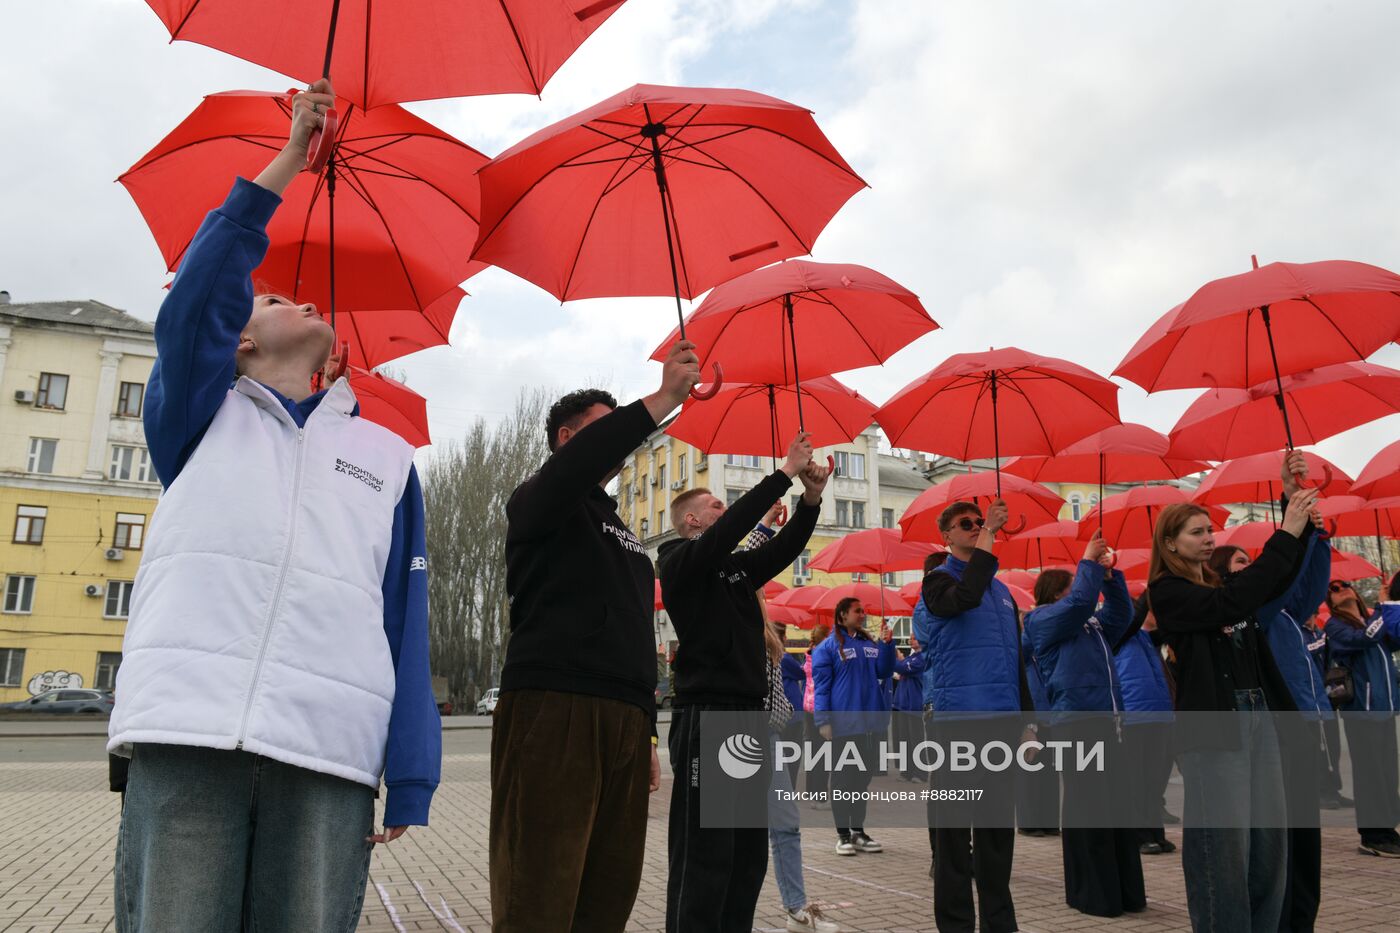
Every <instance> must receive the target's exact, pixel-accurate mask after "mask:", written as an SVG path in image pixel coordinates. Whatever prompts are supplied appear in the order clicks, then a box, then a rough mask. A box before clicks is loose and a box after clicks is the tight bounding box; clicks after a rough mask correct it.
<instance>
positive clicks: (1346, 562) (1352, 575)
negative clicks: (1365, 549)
mask: <svg viewBox="0 0 1400 933" xmlns="http://www.w3.org/2000/svg"><path fill="white" fill-rule="evenodd" d="M1367 577H1379V578H1380V579H1381V580H1382V581H1384V580H1385V571H1383V570H1381V568H1379V567H1377V566H1376V565H1375V564H1373V563H1371V562H1370V561H1369V560H1367V559H1366V558H1364V557H1362V556H1360V555H1359V554H1352V553H1351V552H1350V551H1338V550H1336V549H1335V548H1334V549H1333V550H1332V579H1334V580H1364V579H1366V578H1367Z"/></svg>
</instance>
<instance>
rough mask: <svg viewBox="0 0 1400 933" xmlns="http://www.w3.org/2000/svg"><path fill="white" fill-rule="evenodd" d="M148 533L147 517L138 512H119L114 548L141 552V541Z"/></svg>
mask: <svg viewBox="0 0 1400 933" xmlns="http://www.w3.org/2000/svg"><path fill="white" fill-rule="evenodd" d="M145 533H146V516H144V515H142V514H140V513H138V512H118V513H117V530H116V532H115V533H114V534H113V535H112V547H120V548H130V549H131V550H133V551H139V550H141V539H142V538H143V537H145Z"/></svg>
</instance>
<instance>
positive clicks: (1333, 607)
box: [1327, 580, 1371, 628]
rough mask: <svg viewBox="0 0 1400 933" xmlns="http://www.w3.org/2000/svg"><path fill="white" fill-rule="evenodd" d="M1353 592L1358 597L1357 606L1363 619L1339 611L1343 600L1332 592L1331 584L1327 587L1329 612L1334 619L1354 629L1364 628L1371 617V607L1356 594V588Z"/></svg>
mask: <svg viewBox="0 0 1400 933" xmlns="http://www.w3.org/2000/svg"><path fill="white" fill-rule="evenodd" d="M1332 582H1333V583H1335V582H1336V581H1335V580H1334V581H1332ZM1351 592H1352V594H1353V595H1354V596H1355V597H1356V605H1357V607H1358V610H1359V611H1360V613H1361V617H1360V618H1359V619H1358V618H1354V617H1352V616H1350V615H1348V614H1347V613H1345V612H1338V611H1337V609H1338V607H1340V605H1341V600H1340V599H1338V598H1337V597H1338V596H1339V595H1340V594H1338V593H1334V592H1332V585H1331V583H1329V584H1328V585H1327V611H1328V612H1330V613H1332V618H1334V619H1338V620H1340V621H1342V622H1345V623H1346V624H1347V625H1350V626H1351V627H1352V628H1364V627H1365V625H1366V620H1367V619H1369V618H1370V617H1371V607H1370V606H1367V605H1366V600H1364V599H1362V598H1361V594H1360V593H1358V592H1356V589H1355V587H1353V588H1352V591H1351Z"/></svg>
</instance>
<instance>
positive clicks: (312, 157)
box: [306, 107, 340, 175]
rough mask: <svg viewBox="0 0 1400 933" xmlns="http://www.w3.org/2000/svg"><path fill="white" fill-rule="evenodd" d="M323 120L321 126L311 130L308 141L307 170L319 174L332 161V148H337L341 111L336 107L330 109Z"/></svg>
mask: <svg viewBox="0 0 1400 933" xmlns="http://www.w3.org/2000/svg"><path fill="white" fill-rule="evenodd" d="M322 116H323V117H325V119H324V120H322V121H321V128H320V129H316V130H312V131H311V138H310V139H308V140H307V142H306V171H308V172H311V173H312V174H314V175H319V174H321V172H322V171H323V170H324V169H325V167H326V163H327V162H329V161H330V158H331V150H332V149H334V148H335V134H336V130H338V129H339V128H340V112H339V111H337V110H336V109H335V108H334V107H332V108H330V109H328V110H327V111H326V112H325V113H324V114H322Z"/></svg>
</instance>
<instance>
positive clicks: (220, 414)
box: [108, 81, 442, 931]
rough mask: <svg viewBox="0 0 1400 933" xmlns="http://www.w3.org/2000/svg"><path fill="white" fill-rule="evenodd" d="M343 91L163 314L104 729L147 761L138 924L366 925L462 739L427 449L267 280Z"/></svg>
mask: <svg viewBox="0 0 1400 933" xmlns="http://www.w3.org/2000/svg"><path fill="white" fill-rule="evenodd" d="M334 100H335V95H334V92H333V91H332V90H331V87H330V83H329V82H328V81H318V82H316V83H315V84H313V85H312V86H311V88H310V89H309V90H308V91H306V92H305V93H298V94H297V95H295V99H294V102H293V105H292V119H291V130H290V133H289V135H288V138H287V142H286V144H285V145H284V146H283V147H282V149H281V151H280V152H278V153H277V155H276V156H275V157H274V158H273V159H272V161H271V162H270V163H268V164H267V166H266V168H264V169H263V170H262V171H261V173H259V174H258V175H257V177H256V178H255V179H254V180H253V181H251V182H250V181H246V180H244V179H242V178H240V179H238V180H236V181H235V182H234V185H233V189H232V191H231V192H230V193H229V195H228V197H227V199H226V200H225V201H224V203H223V205H222V206H221V207H219V208H218V209H216V210H214V211H213V212H211V213H210V214H209V215H208V216H207V218H206V219H205V221H204V223H203V225H202V226H201V228H200V230H199V233H198V234H197V235H196V236H195V238H194V240H193V241H192V242H191V244H190V246H189V250H188V252H187V254H186V255H185V258H184V261H183V263H182V264H181V268H180V273H179V275H177V276H176V278H175V281H174V283H173V284H172V285H171V288H170V293H169V295H168V296H167V297H166V299H165V301H164V302H163V304H162V306H161V310H160V315H159V317H158V318H157V320H156V348H157V358H156V364H155V367H154V368H153V370H152V372H151V377H150V384H149V389H148V394H147V401H146V411H145V428H146V438H147V444H148V446H149V448H150V453H151V457H152V460H153V462H154V463H155V466H156V471H157V474H158V475H159V477H160V480H161V482H162V484H163V485H164V486H165V492H164V495H163V496H162V497H161V501H160V506H159V508H158V511H157V514H158V515H159V516H160V518H159V519H158V521H157V523H156V525H155V526H154V529H153V531H152V532H151V535H150V538H149V540H148V541H147V542H146V550H145V559H144V561H143V562H142V567H141V572H140V574H139V575H138V578H137V582H136V590H135V595H134V599H133V602H132V607H131V618H130V622H129V624H128V626H127V630H126V637H125V641H124V643H123V648H122V650H123V656H124V663H123V664H122V669H121V671H120V672H119V673H118V675H117V696H118V697H119V702H118V703H117V705H116V709H115V711H114V713H113V716H112V721H111V723H110V727H109V735H110V738H109V741H108V750H109V751H114V752H121V753H123V754H129V755H130V756H131V759H132V760H131V766H130V770H129V774H128V781H127V792H126V804H125V808H124V812H123V814H122V824H121V831H120V833H119V834H118V841H117V854H116V864H117V866H118V868H117V871H116V875H115V877H116V898H115V903H116V905H117V910H116V926H117V929H118V930H122V931H135V930H177V929H178V930H213V929H225V928H229V927H237V926H240V925H245V926H249V925H252V919H251V917H250V916H249V915H248V913H247V912H248V911H249V910H251V909H252V908H253V906H255V907H256V910H257V926H258V927H259V928H260V929H267V930H325V929H332V928H345V927H346V926H347V925H348V926H354V925H355V923H356V922H357V919H358V916H359V912H360V903H361V901H362V900H363V898H364V891H365V883H366V878H367V876H368V872H369V862H370V851H371V849H372V847H373V845H374V844H376V843H387V842H389V841H390V840H393V839H395V838H397V837H399V836H401V835H402V834H403V833H404V831H405V830H406V829H407V827H408V826H411V825H426V824H427V822H428V810H429V804H430V802H431V800H432V797H433V792H434V790H435V788H436V786H437V783H438V776H439V771H440V767H441V734H442V733H441V724H440V722H439V721H438V713H437V707H436V704H435V702H434V700H433V694H432V686H431V677H430V672H429V666H428V624H427V621H428V603H427V592H428V589H427V557H426V554H427V551H426V547H425V544H424V523H423V499H422V493H421V491H420V489H419V485H418V478H417V475H416V473H415V472H414V469H413V447H412V446H411V445H410V444H408V443H406V442H404V441H403V440H401V439H400V438H398V437H397V436H395V435H394V434H392V433H391V432H389V431H388V430H386V429H384V428H382V427H380V426H378V425H375V424H371V423H370V422H368V421H366V420H364V419H362V418H360V417H358V415H357V414H356V408H357V406H356V399H355V395H354V393H353V391H352V390H351V389H350V388H349V386H348V384H347V382H345V381H344V380H340V381H337V382H336V383H335V384H334V385H333V386H331V387H330V388H329V389H328V390H327V391H325V392H317V393H314V394H313V393H312V392H311V379H312V376H313V375H314V374H315V373H316V372H317V371H318V370H319V369H320V368H321V367H322V365H323V364H324V363H325V361H326V358H327V356H328V355H329V353H330V350H331V344H332V339H333V333H332V331H331V329H330V327H328V326H327V325H326V324H325V322H324V321H323V320H322V319H321V317H320V316H319V315H318V314H317V313H316V308H315V307H314V306H312V305H296V304H293V303H292V302H291V301H289V300H288V299H287V298H285V297H283V296H281V295H276V294H260V295H256V296H255V295H254V288H253V282H252V278H251V275H252V272H253V270H254V269H255V268H256V267H257V266H258V264H259V263H260V262H261V261H262V258H263V256H264V254H265V252H266V251H267V249H268V237H267V234H266V227H267V224H268V222H269V221H270V220H271V218H272V216H273V214H274V212H275V211H276V210H277V208H278V205H279V204H280V203H281V199H280V194H281V193H282V192H283V191H285V190H286V188H287V186H288V185H290V184H291V182H292V180H293V179H294V178H295V177H296V176H297V174H298V173H299V172H300V171H301V170H302V168H303V166H304V165H305V164H306V152H307V145H308V140H309V138H310V137H311V135H312V133H313V132H314V131H316V130H318V129H319V128H320V127H321V126H322V124H323V122H324V119H325V110H326V108H328V107H330V106H332V104H333V102H334ZM328 542H329V545H328ZM381 778H382V779H383V781H384V783H386V784H387V786H388V795H387V798H386V800H385V810H384V822H385V827H384V829H383V830H382V831H380V832H376V831H375V827H374V798H375V796H376V794H377V792H378V789H379V787H380V783H381ZM240 917H241V918H242V919H241V920H240Z"/></svg>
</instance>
